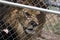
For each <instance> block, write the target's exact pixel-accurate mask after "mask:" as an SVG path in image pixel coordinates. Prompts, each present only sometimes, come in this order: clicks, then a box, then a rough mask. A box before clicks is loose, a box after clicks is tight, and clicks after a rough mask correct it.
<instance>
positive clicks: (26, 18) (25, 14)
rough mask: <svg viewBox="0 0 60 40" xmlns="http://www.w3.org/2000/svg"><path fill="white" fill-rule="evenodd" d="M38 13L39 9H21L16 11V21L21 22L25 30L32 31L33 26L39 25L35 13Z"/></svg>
mask: <svg viewBox="0 0 60 40" xmlns="http://www.w3.org/2000/svg"><path fill="white" fill-rule="evenodd" d="M38 14H40V11H35V10H30V9H26V8H24V9H22V10H20V11H19V12H18V15H17V16H18V17H17V18H18V21H19V22H20V23H21V24H22V26H23V28H24V29H25V31H33V30H34V28H35V27H37V26H38V25H39V22H38V19H37V17H36V15H38Z"/></svg>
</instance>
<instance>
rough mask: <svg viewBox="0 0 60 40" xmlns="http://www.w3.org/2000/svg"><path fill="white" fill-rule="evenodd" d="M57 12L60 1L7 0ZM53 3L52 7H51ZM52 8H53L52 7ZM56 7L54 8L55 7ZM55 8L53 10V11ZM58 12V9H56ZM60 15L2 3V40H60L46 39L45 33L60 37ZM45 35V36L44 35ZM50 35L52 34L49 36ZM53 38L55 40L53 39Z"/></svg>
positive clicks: (0, 25)
mask: <svg viewBox="0 0 60 40" xmlns="http://www.w3.org/2000/svg"><path fill="white" fill-rule="evenodd" d="M5 1H9V2H14V3H19V4H24V5H30V6H34V7H39V8H44V9H48V8H49V10H53V9H54V10H55V8H54V7H55V6H56V7H57V8H59V6H58V4H56V5H55V4H52V1H53V2H55V3H56V2H57V3H59V0H49V1H47V0H5ZM50 3H51V5H50ZM50 6H51V7H50ZM53 6H54V7H53ZM52 7H53V9H51V8H52ZM56 10H57V9H56ZM58 11H59V10H58ZM59 30H60V15H59V14H56V13H53V14H52V13H50V12H44V11H38V10H32V9H29V8H22V7H17V6H11V5H6V4H3V3H0V40H60V39H58V38H56V39H55V38H53V36H51V38H50V39H49V36H48V37H47V36H46V37H47V38H46V37H45V35H46V34H45V33H44V34H45V35H44V34H43V31H45V32H47V33H54V34H59V35H60V31H59ZM42 34H43V35H42ZM49 35H50V34H49ZM52 38H53V39H52Z"/></svg>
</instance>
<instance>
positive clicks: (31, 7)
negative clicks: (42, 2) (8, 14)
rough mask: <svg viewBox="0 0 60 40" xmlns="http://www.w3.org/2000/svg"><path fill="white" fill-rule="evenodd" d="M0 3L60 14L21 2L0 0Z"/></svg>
mask: <svg viewBox="0 0 60 40" xmlns="http://www.w3.org/2000/svg"><path fill="white" fill-rule="evenodd" d="M0 3H3V4H8V5H13V6H17V7H22V8H29V9H33V10H38V11H44V12H49V13H54V14H60V12H59V11H53V10H48V9H43V8H38V7H34V6H29V5H23V4H19V3H13V2H8V1H2V0H0Z"/></svg>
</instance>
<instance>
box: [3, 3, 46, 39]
mask: <svg viewBox="0 0 60 40" xmlns="http://www.w3.org/2000/svg"><path fill="white" fill-rule="evenodd" d="M23 4H26V3H23ZM26 12H28V13H29V14H30V21H31V20H33V21H35V22H36V23H37V24H39V25H38V26H37V27H36V28H35V30H36V33H37V32H38V31H40V30H42V28H43V25H44V23H45V15H46V14H45V13H44V12H40V11H36V10H31V9H27V8H22V9H20V8H17V7H10V9H9V12H7V13H8V14H6V15H5V16H4V17H7V15H9V16H8V17H7V18H6V19H4V21H6V22H7V23H9V24H11V26H13V27H14V28H15V29H16V32H17V33H18V35H19V37H20V38H22V37H23V36H24V35H26V34H25V32H24V29H23V26H22V25H21V23H22V24H24V25H25V26H26V27H27V26H28V27H29V26H30V25H29V24H28V23H29V22H30V21H28V20H27V19H26V17H25V16H24V14H25V13H26Z"/></svg>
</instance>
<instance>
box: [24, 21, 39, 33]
mask: <svg viewBox="0 0 60 40" xmlns="http://www.w3.org/2000/svg"><path fill="white" fill-rule="evenodd" d="M29 24H30V25H29V27H27V28H26V29H25V31H26V33H28V34H34V33H35V30H34V28H35V27H37V26H38V24H37V23H36V22H35V21H31V22H30V23H29Z"/></svg>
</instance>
